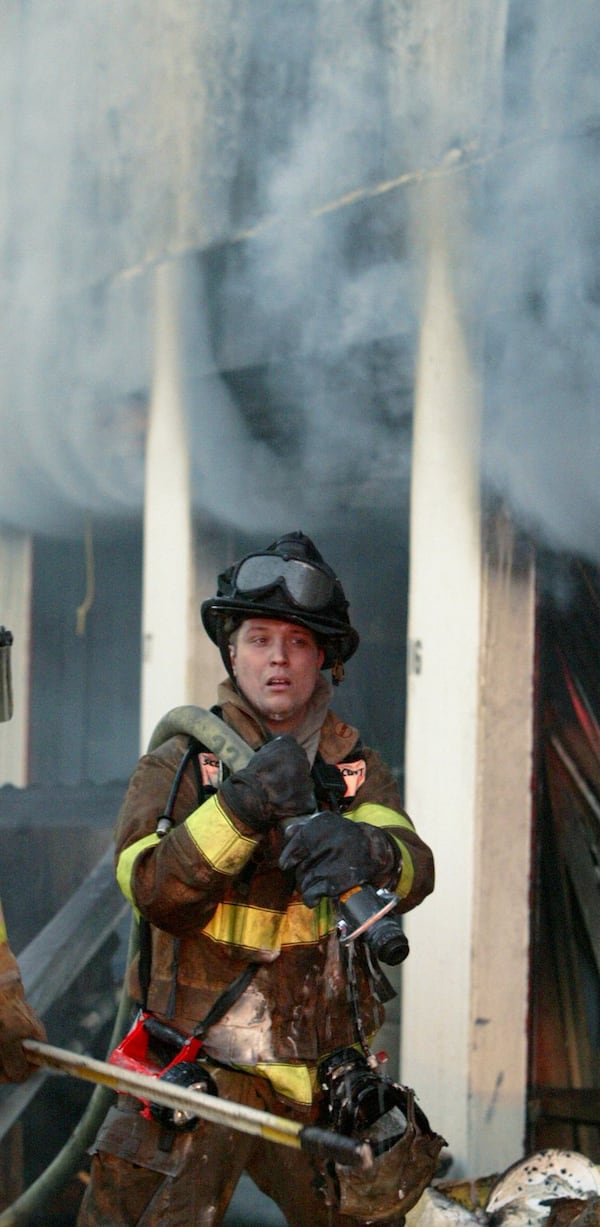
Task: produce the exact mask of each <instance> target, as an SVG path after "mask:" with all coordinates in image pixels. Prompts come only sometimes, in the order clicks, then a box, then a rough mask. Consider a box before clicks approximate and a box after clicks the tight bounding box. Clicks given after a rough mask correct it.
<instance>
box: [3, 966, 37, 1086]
mask: <svg viewBox="0 0 600 1227" xmlns="http://www.w3.org/2000/svg"><path fill="white" fill-rule="evenodd" d="M8 960H10V963H9V962H8ZM5 964H6V970H2V971H0V1082H24V1081H25V1079H26V1078H28V1077H29V1075H30V1074H31V1073H33V1071H34V1069H35V1066H33V1065H30V1064H29V1061H28V1060H27V1056H26V1054H25V1050H24V1048H23V1046H22V1044H21V1040H42V1041H44V1040H45V1039H46V1032H45V1030H44V1027H43V1025H42V1023H41V1022H40V1020H39V1018H37V1016H36V1015H35V1014H34V1012H33V1010H32V1009H31V1006H30V1005H29V1004H28V1002H27V1001H26V999H25V993H24V992H23V985H22V984H21V981H20V979H18V971H17V970H16V963H14V962H13V956H12V954H10V953H8V954H7V955H6V957H5V958H4V959H3V958H2V957H1V956H0V968H2V969H4V965H5ZM9 967H10V971H9ZM3 981H4V983H3Z"/></svg>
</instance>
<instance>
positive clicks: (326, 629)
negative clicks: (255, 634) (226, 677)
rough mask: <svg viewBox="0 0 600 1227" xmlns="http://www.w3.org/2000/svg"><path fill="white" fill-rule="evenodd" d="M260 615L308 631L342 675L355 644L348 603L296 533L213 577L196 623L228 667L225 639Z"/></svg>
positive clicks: (309, 545) (331, 574) (324, 566)
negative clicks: (212, 586) (211, 594)
mask: <svg viewBox="0 0 600 1227" xmlns="http://www.w3.org/2000/svg"><path fill="white" fill-rule="evenodd" d="M256 614H259V615H262V616H264V617H267V618H275V619H279V620H281V621H284V622H295V623H297V625H298V626H303V627H305V628H306V629H307V630H309V631H312V633H313V635H315V637H316V639H317V641H318V643H319V646H320V647H321V648H322V649H323V651H324V653H325V656H324V660H323V668H324V669H331V670H332V671H333V672H332V675H333V680H334V682H337V681H340V680H341V678H342V677H343V669H342V665H343V662H344V661H346V660H349V659H350V657H351V656H352V655H353V654H354V652H355V651H356V649H357V647H358V644H359V635H358V631H356V630H354V627H353V626H351V624H350V619H349V616H348V601H347V600H346V597H345V595H344V590H343V588H342V585H341V583H340V581H339V579H338V578H337V576H336V574H335V572H334V571H333V570H332V569H331V567H330V566H328V564H327V563H326V562H325V560H324V559H323V557H322V556H321V554H320V553H319V551H318V549H317V547H316V546H315V545H314V543H313V542H312V541H311V540H310V537H307V536H306V535H305V534H304V533H302V532H293V533H286V534H285V536H283V537H279V538H278V540H277V541H274V542H273V543H272V544H271V545H268V546H267V548H266V549H264V550H257V551H256V552H255V553H252V554H246V555H245V557H244V558H241V559H240V561H239V562H236V563H234V564H233V565H232V566H231V567H228V568H227V570H226V571H223V573H222V574H221V575H219V578H218V581H217V594H216V596H214V597H210V598H209V599H208V600H206V601H203V602H202V606H201V615H202V623H203V625H204V629H205V631H206V633H207V634H208V635H209V636H210V638H211V639H212V641H213V643H216V644H217V646H218V647H219V648H220V650H221V655H222V657H223V660H224V662H225V666H226V668H227V670H228V671H229V669H230V663H229V651H228V643H229V638H230V636H231V634H232V633H233V631H234V630H235V629H236V628H237V627H238V626H239V625H240V623H241V622H242V621H243V620H244V618H246V617H252V616H253V615H256Z"/></svg>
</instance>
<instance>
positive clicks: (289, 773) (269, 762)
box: [221, 733, 315, 831]
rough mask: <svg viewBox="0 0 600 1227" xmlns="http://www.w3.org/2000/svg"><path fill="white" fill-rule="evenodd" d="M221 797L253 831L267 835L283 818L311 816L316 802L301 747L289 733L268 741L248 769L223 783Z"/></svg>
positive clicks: (308, 767) (308, 768)
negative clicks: (309, 814) (267, 831)
mask: <svg viewBox="0 0 600 1227" xmlns="http://www.w3.org/2000/svg"><path fill="white" fill-rule="evenodd" d="M221 796H222V797H223V800H224V801H225V804H226V805H227V806H228V807H229V809H230V810H232V812H233V813H234V814H236V815H237V817H238V818H241V819H242V821H243V822H246V823H247V824H248V826H249V827H252V830H253V831H266V830H268V828H269V827H270V826H273V825H274V823H276V822H279V821H280V820H281V819H282V818H292V817H296V816H297V815H298V814H307V813H310V812H311V811H312V810H314V808H315V799H314V794H313V783H312V780H311V777H310V766H309V762H308V759H307V757H306V754H305V752H304V750H303V749H302V746H300V745H298V742H297V741H296V740H295V738H294V737H292V736H291V735H290V734H289V733H287V734H285V736H283V737H275V738H274V739H273V741H268V742H267V744H266V745H264V746H261V748H260V750H257V751H256V753H255V754H253V755H252V758H251V759H250V762H249V763H248V766H247V767H244V768H243V769H242V770H241V771H236V773H235V775H230V776H229V779H227V780H225V781H224V783H223V784H222V785H221Z"/></svg>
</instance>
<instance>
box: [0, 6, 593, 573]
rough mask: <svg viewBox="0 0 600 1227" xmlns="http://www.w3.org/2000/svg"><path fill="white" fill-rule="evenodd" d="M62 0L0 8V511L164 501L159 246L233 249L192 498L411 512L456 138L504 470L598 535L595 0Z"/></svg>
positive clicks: (467, 271) (201, 396)
mask: <svg viewBox="0 0 600 1227" xmlns="http://www.w3.org/2000/svg"><path fill="white" fill-rule="evenodd" d="M40 13H41V6H39V5H34V6H33V7H32V10H31V13H28V14H26V13H25V11H24V13H23V16H22V17H21V18H20V19H19V21H17V19H15V22H14V23H13V25H12V26H11V27H10V28H7V30H6V31H5V33H6V35H7V37H6V38H5V40H4V49H3V53H2V54H3V60H2V64H1V65H0V66H2V68H3V70H4V71H3V74H2V80H3V85H2V90H3V98H4V102H5V106H4V107H3V115H4V120H3V121H2V126H1V128H0V131H1V133H2V141H3V146H4V150H3V152H4V158H3V160H4V163H5V164H6V167H7V170H8V171H9V172H10V173H9V174H8V175H7V177H6V180H5V182H6V183H7V184H9V185H10V186H9V187H8V188H6V189H5V192H6V197H7V200H8V202H9V206H10V207H9V209H8V211H7V219H8V220H7V224H6V228H5V241H4V244H3V248H2V262H3V269H4V271H5V273H6V278H5V283H6V286H7V295H6V298H5V300H4V318H5V323H6V328H5V335H6V336H7V338H8V339H9V344H8V346H7V350H8V353H7V358H6V361H5V362H4V364H3V373H2V377H1V378H2V403H1V405H0V415H1V416H0V422H1V427H2V446H3V453H4V459H5V464H4V466H3V479H2V485H1V488H0V520H1V521H3V522H7V523H10V524H16V525H19V526H22V527H26V528H29V529H33V530H34V531H48V532H60V531H72V530H75V531H79V529H80V524H81V519H82V517H83V515H85V514H89V513H92V514H93V515H96V516H100V517H102V516H108V517H110V516H113V517H115V518H122V517H130V516H133V517H136V516H137V517H139V516H140V514H141V506H142V498H143V437H144V428H145V414H146V409H147V404H148V399H149V396H150V392H151V381H152V374H151V372H152V354H151V347H152V340H151V338H152V306H151V303H152V296H151V290H152V273H151V269H152V265H153V263H156V262H159V261H160V260H161V259H163V258H171V257H172V256H173V254H174V253H176V252H182V251H187V252H188V253H192V252H194V251H196V252H203V253H205V255H206V259H207V260H208V262H209V263H210V258H211V252H212V253H214V252H215V251H216V250H217V249H218V248H220V249H222V250H223V251H225V250H227V252H228V253H229V255H228V258H227V260H226V261H225V265H226V267H225V275H223V276H222V277H221V276H220V275H216V274H215V273H214V269H213V273H212V274H211V273H210V270H209V271H208V272H207V267H206V260H204V259H203V258H201V259H200V261H199V271H198V294H197V302H196V311H197V312H198V317H197V336H196V341H195V342H194V338H193V322H194V321H193V319H192V320H191V323H192V328H191V340H190V353H191V354H192V361H191V363H190V368H191V376H190V381H189V410H190V421H191V426H192V430H191V450H192V461H193V464H192V468H193V475H194V496H195V500H196V503H197V505H198V506H199V507H201V508H202V509H203V510H205V511H207V512H208V513H209V514H211V515H212V516H214V518H215V519H216V520H219V519H224V520H228V521H229V522H231V520H232V519H233V520H234V521H237V523H238V524H239V525H240V526H243V528H244V529H248V530H249V531H254V530H256V531H261V532H262V531H266V530H267V526H269V527H270V525H272V524H273V522H275V521H279V522H280V521H281V519H282V518H285V519H286V520H287V519H288V518H289V511H290V508H291V507H293V508H294V510H295V511H296V512H297V517H296V518H298V519H300V518H303V519H304V522H305V523H307V520H306V519H305V518H304V517H306V516H309V517H311V518H312V522H317V523H318V522H319V521H320V520H321V519H324V520H327V519H328V518H330V519H331V518H333V519H335V518H336V517H337V519H338V522H343V518H344V516H345V515H347V514H348V513H349V512H356V514H357V515H359V516H360V515H361V513H362V512H363V511H365V510H367V509H372V508H375V509H376V510H377V511H378V512H379V513H381V514H383V515H387V516H389V517H391V518H394V517H395V516H397V508H398V505H399V502H400V501H401V500H402V499H403V498H404V497H405V496H406V491H407V488H408V484H409V480H410V412H411V403H412V379H413V374H414V356H415V352H416V346H417V342H418V321H419V297H418V285H419V276H418V272H419V270H418V259H419V256H420V249H418V248H417V245H416V243H415V241H414V237H413V234H412V231H411V218H412V217H414V213H415V209H416V210H417V211H418V208H419V190H420V184H421V183H422V182H426V180H427V176H429V175H435V174H436V173H438V171H439V167H440V166H441V165H442V163H443V160H444V157H445V155H446V153H447V151H448V148H450V147H452V148H454V149H456V150H457V151H459V162H460V165H459V169H458V171H457V173H459V174H460V173H461V169H460V167H461V166H464V168H465V169H464V174H465V181H466V178H467V177H468V181H469V191H470V192H471V193H472V197H473V200H472V203H473V210H472V218H473V222H474V225H473V233H472V244H471V246H470V247H468V248H467V250H466V252H464V253H462V255H461V267H460V268H459V267H457V269H456V274H457V284H459V285H461V286H465V285H468V286H469V292H470V294H472V293H473V287H475V290H474V301H475V316H476V319H477V321H478V323H479V325H480V331H481V333H482V339H483V351H484V354H485V359H484V380H483V384H484V400H485V423H484V427H485V428H484V451H483V471H484V477H485V481H486V484H487V485H488V486H489V488H490V489H491V490H492V491H493V492H494V493H495V494H500V495H501V496H502V497H503V498H504V499H505V500H506V502H507V503H508V505H509V507H510V508H511V510H512V512H513V514H514V515H515V517H516V518H517V519H518V520H519V521H521V522H522V523H523V525H524V526H525V527H526V528H528V529H529V530H530V531H532V533H533V534H534V535H535V536H537V537H539V539H540V540H542V541H543V542H544V543H547V544H550V545H551V546H556V547H558V548H567V549H570V550H572V551H575V552H578V551H581V552H583V553H587V554H589V555H590V556H592V557H595V558H598V557H599V555H600V546H599V545H598V532H597V524H598V511H599V508H598V499H599V496H598V493H597V489H598V483H597V479H596V469H597V458H598V453H599V442H600V441H599V432H600V426H599V420H600V419H599V414H598V407H597V390H598V386H599V379H598V374H599V371H598V363H599V359H598V353H599V352H600V351H599V348H598V344H597V335H598V263H597V261H598V232H599V228H600V227H599V218H598V204H597V201H598V199H599V193H598V191H597V185H598V157H599V151H598V139H599V138H598V131H599V127H598V112H599V110H600V107H599V97H598V78H597V72H596V64H597V61H598V55H597V52H598V30H599V29H600V23H599V22H598V20H597V17H598V6H597V3H590V4H575V5H570V6H564V5H562V6H561V5H560V4H558V3H557V2H556V0H552V3H550V4H548V5H545V6H542V5H539V4H534V3H533V0H526V2H525V3H522V2H521V3H519V4H517V3H515V2H513V3H512V4H510V5H508V21H507V27H506V30H504V29H503V20H504V14H505V7H504V6H503V5H501V4H498V5H497V6H492V9H491V10H490V11H489V12H488V9H487V8H486V9H485V10H480V6H476V5H473V6H472V7H471V9H467V10H464V11H463V13H462V19H461V24H460V28H458V25H457V24H456V23H455V25H453V26H452V28H451V29H449V28H448V27H447V8H446V6H445V5H443V4H440V5H437V6H436V5H435V4H432V3H428V4H421V3H416V4H414V5H412V6H411V7H410V10H408V9H407V7H406V5H405V4H403V3H400V0H388V2H387V3H378V4H371V3H367V4H364V5H359V6H356V7H355V9H354V10H353V20H352V21H349V20H348V14H347V6H345V5H343V4H341V3H338V2H337V0H311V2H310V3H308V2H307V3H306V4H302V5H298V4H297V3H284V4H281V3H279V4H272V5H271V4H267V5H265V6H258V9H257V8H252V11H250V10H248V11H246V8H245V7H244V10H243V11H241V10H240V7H239V6H236V5H234V4H230V3H223V4H222V5H219V6H208V8H207V10H206V11H205V10H204V9H203V8H202V7H200V9H199V8H198V6H196V5H192V4H189V5H187V4H186V3H180V4H178V5H176V6H173V10H172V12H171V9H170V6H165V12H164V14H163V15H162V16H161V17H160V19H157V21H156V23H155V24H154V25H153V26H148V24H147V23H146V22H145V21H144V19H143V14H142V12H141V10H140V9H139V6H137V5H135V4H132V5H125V6H121V8H120V10H119V14H118V15H116V14H115V13H112V12H111V14H109V15H108V16H106V14H105V11H104V9H103V8H99V9H98V12H97V13H94V14H89V13H88V16H87V17H86V19H85V21H83V22H82V23H81V24H80V25H78V24H77V21H76V19H75V15H74V11H73V12H71V13H69V6H63V8H61V10H60V13H57V14H56V15H52V14H47V15H46V17H45V19H44V20H43V21H40V20H38V18H39V16H40ZM207 14H210V21H208V19H207ZM175 15H176V16H177V20H174V17H175ZM171 18H173V19H171ZM115 22H116V24H115ZM474 31H475V33H476V37H473V32H474ZM132 34H134V35H135V37H131V35H132ZM133 46H135V47H136V54H135V60H134V59H133V58H132V56H131V53H129V54H128V52H127V48H128V47H133ZM432 47H435V55H432ZM82 63H85V65H86V69H85V72H84V71H83V70H82ZM448 100H449V101H448ZM469 167H471V170H469ZM45 185H48V186H47V187H46V188H45ZM232 236H233V237H232ZM236 253H237V254H236ZM463 257H464V259H463ZM190 258H192V257H191V256H190ZM463 264H466V267H464V266H463ZM124 272H128V273H129V276H123V275H122V274H123V273H124ZM470 305H471V306H472V302H471V303H470ZM249 388H250V392H249V390H248V389H249ZM234 491H235V492H236V496H237V497H234V495H233V492H234ZM309 522H310V521H309Z"/></svg>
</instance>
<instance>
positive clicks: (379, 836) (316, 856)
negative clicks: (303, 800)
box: [279, 811, 400, 907]
mask: <svg viewBox="0 0 600 1227" xmlns="http://www.w3.org/2000/svg"><path fill="white" fill-rule="evenodd" d="M286 840H287V845H286V847H285V848H284V850H283V852H282V854H281V856H280V858H279V867H280V869H295V870H296V885H297V887H298V890H299V891H300V894H301V895H302V899H303V902H304V903H305V904H306V906H307V907H315V905H316V904H317V903H318V901H319V899H321V898H322V896H323V895H327V896H329V898H331V899H339V897H340V895H343V894H344V892H345V891H347V890H350V889H351V887H353V886H360V885H361V883H363V882H373V881H377V880H378V879H381V878H383V877H385V876H386V875H388V876H390V877H391V876H392V873H393V872H394V870H395V869H396V868H397V869H399V866H400V852H399V850H396V846H395V844H394V842H393V840H392V839H391V837H390V836H389V835H387V834H386V832H385V831H380V830H379V829H378V827H374V826H371V825H370V824H369V823H367V822H352V819H350V818H345V817H344V815H343V814H339V813H335V812H334V813H330V812H328V811H323V812H322V813H320V814H315V816H314V818H311V819H309V821H308V822H304V823H298V824H296V823H290V826H289V829H288V831H286Z"/></svg>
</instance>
